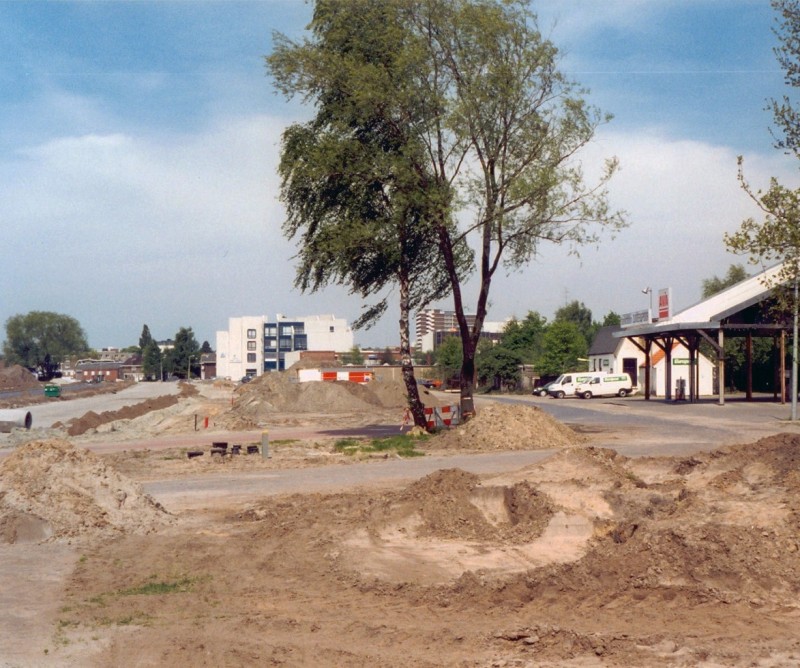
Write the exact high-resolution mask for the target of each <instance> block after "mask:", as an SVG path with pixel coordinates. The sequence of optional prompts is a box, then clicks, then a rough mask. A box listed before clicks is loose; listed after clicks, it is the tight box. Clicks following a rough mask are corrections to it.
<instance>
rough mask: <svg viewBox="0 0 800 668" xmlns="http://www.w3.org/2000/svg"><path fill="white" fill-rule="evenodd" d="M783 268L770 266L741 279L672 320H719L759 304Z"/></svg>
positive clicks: (675, 321)
mask: <svg viewBox="0 0 800 668" xmlns="http://www.w3.org/2000/svg"><path fill="white" fill-rule="evenodd" d="M782 268H783V265H782V264H778V265H775V266H774V267H770V268H769V269H766V270H765V271H763V272H761V273H760V274H756V275H755V276H751V277H750V278H746V279H744V280H743V281H739V282H738V283H736V284H735V285H732V286H731V287H729V288H725V289H724V290H722V291H721V292H718V293H717V294H715V295H712V296H711V297H709V298H708V299H704V300H703V301H700V302H698V303H697V304H694V305H693V306H690V307H689V308H686V309H684V310H683V311H680V312H679V313H676V314H675V315H674V316H672V318H670V322H673V323H685V322H719V321H720V320H722V319H723V318H727V317H728V316H730V315H733V314H734V313H737V312H738V311H741V310H742V309H745V308H747V307H748V306H752V305H753V304H757V303H758V302H760V301H761V300H763V299H764V298H766V297H767V296H768V295H769V293H770V292H771V291H772V287H771V286H772V284H773V283H774V282H775V280H776V278H777V276H778V274H779V273H780V271H781V269H782Z"/></svg>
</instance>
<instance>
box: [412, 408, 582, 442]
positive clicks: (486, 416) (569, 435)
mask: <svg viewBox="0 0 800 668" xmlns="http://www.w3.org/2000/svg"><path fill="white" fill-rule="evenodd" d="M584 440H585V439H584V438H583V437H582V436H580V435H578V434H577V433H575V432H574V431H573V430H572V429H570V428H569V427H567V426H566V425H564V424H562V423H561V422H559V421H558V420H556V419H555V418H553V417H552V416H550V415H549V414H548V413H546V412H545V411H543V410H541V409H540V408H539V407H538V406H530V405H522V404H489V405H487V406H485V407H483V408H481V409H480V410H479V411H478V413H477V414H476V416H475V417H474V418H472V419H471V420H470V421H469V422H466V423H465V424H462V425H459V426H458V427H456V428H454V429H450V430H448V431H445V432H443V433H441V434H439V435H438V436H436V437H435V438H434V439H433V440H431V441H429V445H427V446H426V449H427V448H428V447H430V448H434V449H447V450H460V451H472V452H476V451H478V452H482V451H491V450H543V449H549V448H564V447H569V446H573V445H578V444H580V443H583V442H584Z"/></svg>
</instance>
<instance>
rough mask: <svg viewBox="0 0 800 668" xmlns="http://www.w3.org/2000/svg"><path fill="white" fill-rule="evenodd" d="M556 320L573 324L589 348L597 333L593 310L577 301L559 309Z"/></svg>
mask: <svg viewBox="0 0 800 668" xmlns="http://www.w3.org/2000/svg"><path fill="white" fill-rule="evenodd" d="M554 320H555V321H560V322H571V323H573V324H574V325H575V326H576V327H577V328H578V331H579V332H580V333H581V334H582V335H583V338H584V339H585V340H586V345H587V347H588V346H589V344H591V342H592V340H594V335H595V334H596V333H597V325H596V324H595V323H594V322H593V321H592V311H591V309H588V308H586V306H585V305H584V303H583V302H579V301H578V300H577V299H576V300H574V301H572V302H570V303H569V304H566V305H564V306H562V307H561V308H560V309H558V310H557V311H556V314H555V318H554Z"/></svg>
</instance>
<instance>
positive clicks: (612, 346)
mask: <svg viewBox="0 0 800 668" xmlns="http://www.w3.org/2000/svg"><path fill="white" fill-rule="evenodd" d="M620 329H622V328H621V327H620V326H619V325H608V326H606V327H601V328H600V329H598V330H597V334H595V336H594V341H592V345H591V346H590V348H589V354H590V355H610V354H612V353H614V352H616V350H617V347H619V345H620V339H618V338H615V337H614V332H618V331H619V330H620Z"/></svg>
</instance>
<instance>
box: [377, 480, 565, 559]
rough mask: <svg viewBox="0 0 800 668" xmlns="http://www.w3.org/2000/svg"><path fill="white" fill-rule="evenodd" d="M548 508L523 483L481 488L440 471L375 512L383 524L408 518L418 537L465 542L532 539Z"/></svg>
mask: <svg viewBox="0 0 800 668" xmlns="http://www.w3.org/2000/svg"><path fill="white" fill-rule="evenodd" d="M552 515H553V508H552V506H551V504H550V502H549V500H548V499H547V498H546V497H545V496H544V495H543V494H540V493H539V492H537V491H536V490H535V489H534V488H533V487H532V486H531V485H529V484H528V483H526V482H520V483H516V484H514V485H511V486H508V487H505V486H500V487H494V486H491V485H489V486H482V485H481V484H480V478H479V477H478V476H477V475H475V474H473V473H467V472H466V471H462V470H460V469H442V470H440V471H437V472H435V473H432V474H430V475H428V476H426V477H424V478H422V479H421V480H418V481H417V482H415V483H412V484H411V485H409V486H408V487H407V488H406V489H405V490H404V491H403V492H402V493H401V494H400V495H399V496H398V502H397V505H396V506H395V507H394V508H392V509H391V510H390V511H389V512H386V513H375V516H376V517H380V518H381V519H380V520H379V522H381V523H383V524H384V525H385V524H387V520H388V524H393V523H395V522H396V521H397V519H399V518H403V521H407V519H408V518H409V517H414V518H415V521H414V524H415V528H414V530H413V533H414V534H415V535H416V536H418V537H420V538H437V539H445V540H469V541H476V540H481V541H504V542H507V543H508V544H516V543H521V542H526V541H530V540H533V539H534V538H537V537H539V536H540V535H541V533H542V531H543V530H544V528H545V527H546V526H547V523H548V521H549V520H550V517H552Z"/></svg>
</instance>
